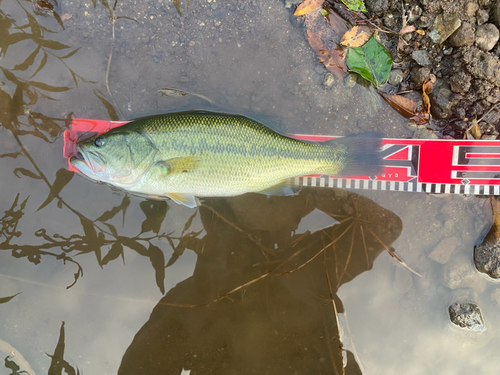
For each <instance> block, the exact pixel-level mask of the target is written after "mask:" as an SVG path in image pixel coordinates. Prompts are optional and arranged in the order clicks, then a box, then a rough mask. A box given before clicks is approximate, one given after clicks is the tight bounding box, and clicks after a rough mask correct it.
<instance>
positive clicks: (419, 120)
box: [411, 112, 431, 125]
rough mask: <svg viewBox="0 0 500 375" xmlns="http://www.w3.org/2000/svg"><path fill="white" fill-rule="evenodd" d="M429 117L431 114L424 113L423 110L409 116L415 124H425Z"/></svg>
mask: <svg viewBox="0 0 500 375" xmlns="http://www.w3.org/2000/svg"><path fill="white" fill-rule="evenodd" d="M430 118H431V116H430V115H429V114H428V113H425V112H418V113H416V114H415V116H413V117H411V119H412V120H413V121H414V122H415V124H417V125H424V124H427V123H428V122H429V120H430Z"/></svg>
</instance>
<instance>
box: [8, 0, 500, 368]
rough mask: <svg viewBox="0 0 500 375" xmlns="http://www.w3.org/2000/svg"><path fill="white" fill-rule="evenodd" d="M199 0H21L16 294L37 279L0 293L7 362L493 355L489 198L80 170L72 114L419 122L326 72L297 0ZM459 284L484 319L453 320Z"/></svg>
mask: <svg viewBox="0 0 500 375" xmlns="http://www.w3.org/2000/svg"><path fill="white" fill-rule="evenodd" d="M180 9H181V11H182V16H180V15H179V13H178V11H177V10H176V8H175V6H174V5H173V3H171V2H170V1H157V2H143V3H141V4H139V2H137V4H133V3H118V5H117V7H116V16H117V17H128V18H117V19H116V21H115V23H114V41H113V22H112V21H111V19H110V12H109V10H108V9H107V8H106V7H105V6H104V3H103V2H100V1H97V3H96V5H95V7H94V5H93V3H92V2H91V1H88V2H76V1H73V2H67V3H64V4H62V3H60V4H59V5H58V6H55V8H54V10H53V11H55V12H56V14H57V15H56V16H54V15H53V14H52V13H51V12H50V11H45V13H41V12H40V11H39V10H37V8H35V6H34V4H32V3H30V2H21V1H13V0H1V2H0V35H1V38H2V39H1V40H0V48H1V50H0V67H1V72H0V123H1V127H0V156H1V158H0V171H1V176H2V178H1V180H0V181H1V182H0V186H1V192H2V194H1V195H0V215H2V216H3V217H2V218H1V219H0V221H1V224H2V232H1V236H0V298H4V297H9V296H14V295H16V293H20V294H17V295H16V296H15V297H13V298H12V299H10V300H6V299H2V300H0V302H4V303H2V304H0V321H1V322H2V324H1V325H0V353H1V354H2V355H3V358H4V359H6V360H5V367H3V368H2V369H0V374H11V373H21V372H20V371H21V370H24V371H27V372H28V373H30V374H45V373H51V374H52V373H54V374H55V373H61V371H62V370H63V368H65V369H66V372H68V373H71V372H69V371H71V368H73V369H75V370H76V369H77V368H78V369H79V370H80V372H83V373H86V374H116V373H120V374H139V373H150V374H181V373H189V372H192V373H193V374H195V373H196V374H235V373H237V374H263V373H277V374H282V373H283V374H290V373H293V374H309V373H321V374H323V373H325V374H328V373H338V374H340V373H342V367H343V363H344V365H345V373H348V374H359V373H363V374H401V373H405V374H411V373H415V374H423V373H429V374H433V373H440V374H443V373H450V374H457V373H465V372H470V371H471V370H474V372H475V373H484V374H486V373H494V372H495V369H496V366H497V363H498V354H497V353H496V351H495V350H494V348H496V347H498V344H499V342H498V340H499V339H498V337H497V332H496V331H497V329H496V328H495V327H496V326H498V323H499V322H498V317H499V315H498V306H499V304H500V293H498V287H497V284H496V283H495V282H493V281H491V280H490V279H487V278H486V277H483V276H482V275H481V274H479V273H478V272H477V271H476V270H475V268H474V265H473V262H472V251H473V247H474V245H475V244H476V243H477V242H478V241H480V240H481V238H482V236H484V234H485V231H487V229H488V225H489V224H490V223H491V214H490V211H491V210H490V208H489V205H488V201H487V200H486V199H481V198H477V197H463V196H458V195H457V196H448V195H439V196H430V195H426V194H417V193H394V192H386V191H380V192H377V191H346V190H340V189H329V188H316V189H314V188H305V189H303V190H302V192H301V193H300V195H298V196H294V197H271V198H267V197H265V196H261V195H256V194H248V195H245V196H241V197H234V198H227V199H222V198H221V199H205V200H203V205H202V206H201V207H199V208H197V209H189V208H186V207H182V206H179V205H177V204H175V203H172V202H171V201H154V200H147V199H144V198H138V197H134V196H129V195H127V194H126V193H124V192H122V191H115V190H112V189H111V188H110V187H108V186H106V185H101V184H95V183H93V182H91V181H88V180H86V179H84V178H82V177H80V176H78V175H74V174H73V173H72V172H68V171H67V164H66V160H65V159H64V158H63V156H62V147H63V137H62V133H63V131H64V130H65V129H67V128H68V124H69V119H70V118H71V117H78V118H95V119H110V118H112V119H120V120H129V119H133V118H136V117H140V116H145V115H152V114H157V113H164V112H173V111H186V110H194V109H205V110H211V111H218V112H226V113H236V114H242V115H246V116H250V117H252V118H255V119H257V120H260V121H261V122H263V123H265V124H268V125H270V126H272V127H274V128H277V129H279V130H281V131H283V132H286V133H308V134H331V135H348V134H356V133H360V132H364V131H374V130H375V131H382V132H384V134H385V136H387V137H410V136H411V134H410V132H409V131H408V130H407V129H406V128H405V123H406V120H404V119H403V118H401V117H400V116H399V115H398V114H396V113H394V111H392V110H391V109H390V108H388V106H387V105H385V103H383V102H382V101H381V100H380V99H379V97H378V96H376V95H374V94H373V93H372V92H371V91H370V90H369V89H367V88H365V87H361V86H359V85H356V86H353V87H348V86H345V85H344V84H343V83H342V82H338V81H337V82H336V83H335V85H334V86H333V87H332V88H326V87H325V86H324V85H323V81H324V77H325V74H326V73H327V71H326V69H324V67H323V66H322V65H321V64H320V63H319V62H318V61H317V58H316V56H315V55H314V53H313V51H312V50H311V49H310V47H309V45H308V43H307V40H306V39H305V36H304V33H303V30H302V25H301V24H300V22H299V21H298V20H297V19H294V18H293V16H292V15H291V12H290V10H289V9H286V8H285V6H284V4H283V3H282V2H274V1H273V2H271V1H234V2H224V3H223V2H216V1H213V0H212V1H193V0H192V1H190V3H189V8H187V9H186V4H185V3H181V5H180ZM130 18H133V19H135V20H136V21H133V20H131V19H130ZM61 23H62V25H64V29H63V27H62V26H61ZM111 51H112V56H111V60H109V57H110V52H111ZM108 61H110V64H109V67H110V68H109V72H108V73H107V67H108ZM108 87H109V93H108ZM162 89H177V90H181V91H183V92H187V93H190V95H162V94H161V93H160V91H159V90H162ZM169 93H170V94H172V93H173V92H172V91H169ZM109 94H111V96H110V95H109ZM54 99H55V100H54ZM447 238H449V239H450V241H451V243H453V244H455V245H454V246H452V247H451V250H447V249H449V248H450V247H448V248H447V249H445V250H441V248H442V247H439V244H440V243H441V242H442V241H443V239H447ZM387 250H390V251H394V252H395V253H396V254H397V255H398V256H399V257H401V258H402V259H403V260H404V261H405V263H406V265H407V266H408V268H411V270H413V272H412V271H410V270H409V269H408V268H405V267H404V266H403V265H402V264H400V263H399V262H398V261H397V260H396V259H395V258H393V257H391V256H390V255H389V252H388V251H387ZM416 273H418V274H420V275H421V276H417V275H416ZM457 300H460V301H462V300H466V301H472V302H476V303H477V304H478V305H479V306H480V308H481V311H482V313H483V317H484V319H485V325H486V330H485V331H483V332H468V331H465V330H460V329H458V328H457V327H455V326H453V325H452V324H451V323H450V320H449V316H448V315H447V314H448V312H447V309H448V306H449V305H450V303H452V302H455V301H457ZM63 322H64V323H63ZM339 333H340V339H341V341H342V343H343V345H344V349H345V351H342V350H341V349H340V345H339ZM47 354H49V356H48V355H47ZM16 366H17V367H16ZM16 368H17V370H16ZM16 371H17V372H16Z"/></svg>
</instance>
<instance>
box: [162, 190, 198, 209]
mask: <svg viewBox="0 0 500 375" xmlns="http://www.w3.org/2000/svg"><path fill="white" fill-rule="evenodd" d="M165 195H166V196H167V197H169V198H170V199H172V200H173V201H174V202H176V203H178V204H183V205H184V206H187V207H189V208H195V207H196V206H197V204H196V198H195V197H194V195H191V194H183V193H166V194H165Z"/></svg>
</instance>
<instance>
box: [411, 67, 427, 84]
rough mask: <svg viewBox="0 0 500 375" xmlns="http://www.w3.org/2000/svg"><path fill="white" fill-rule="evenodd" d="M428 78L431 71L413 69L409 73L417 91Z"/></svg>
mask: <svg viewBox="0 0 500 375" xmlns="http://www.w3.org/2000/svg"><path fill="white" fill-rule="evenodd" d="M430 76H431V70H430V69H429V68H415V69H413V70H412V71H411V80H412V82H414V83H415V85H416V86H417V87H416V88H417V89H419V88H421V87H422V85H423V84H424V82H425V81H427V80H428V79H429V78H430Z"/></svg>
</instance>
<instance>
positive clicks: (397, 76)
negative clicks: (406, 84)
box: [387, 69, 405, 86]
mask: <svg viewBox="0 0 500 375" xmlns="http://www.w3.org/2000/svg"><path fill="white" fill-rule="evenodd" d="M404 77H405V74H404V72H403V71H402V70H401V69H394V70H391V72H390V73H389V77H388V78H387V83H389V85H392V86H399V84H400V83H401V82H402V81H403V78H404Z"/></svg>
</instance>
